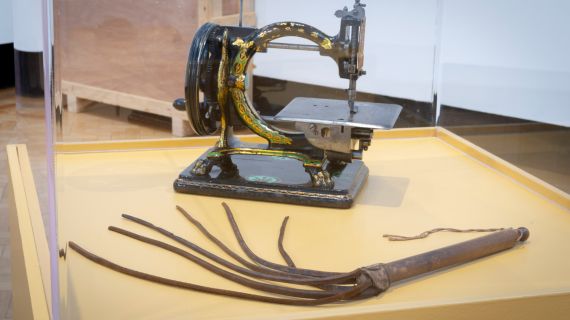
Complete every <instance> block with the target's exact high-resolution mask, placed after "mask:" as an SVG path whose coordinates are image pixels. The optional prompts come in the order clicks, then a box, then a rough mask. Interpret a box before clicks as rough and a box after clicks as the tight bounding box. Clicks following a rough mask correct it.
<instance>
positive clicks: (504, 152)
mask: <svg viewBox="0 0 570 320" xmlns="http://www.w3.org/2000/svg"><path fill="white" fill-rule="evenodd" d="M16 102H18V107H16ZM129 114H130V111H128V110H124V109H120V110H119V109H118V108H115V107H112V106H107V105H102V104H93V105H92V106H91V107H90V108H89V109H87V111H86V112H85V113H80V114H73V113H67V112H64V114H63V121H62V122H63V126H62V128H61V129H59V130H57V137H58V139H59V140H60V141H66V142H67V141H94V140H121V139H153V138H170V137H171V134H170V128H168V127H164V126H149V125H144V124H141V123H133V122H131V121H129V119H128V118H129ZM467 138H468V139H469V140H471V141H473V142H475V143H477V144H479V145H480V146H482V147H483V148H487V149H488V150H489V151H491V152H495V153H497V154H498V155H499V156H502V157H503V158H505V159H506V160H508V161H512V162H513V163H515V164H516V165H518V166H520V167H521V168H523V169H525V170H527V171H529V172H531V173H533V174H535V175H537V176H539V177H540V178H542V179H545V180H547V181H548V182H550V183H552V184H554V185H556V186H558V187H559V188H561V189H563V190H565V191H566V192H570V171H569V166H568V164H567V163H566V161H565V159H569V158H570V144H569V143H568V141H569V138H570V137H569V136H568V132H565V131H564V132H556V131H555V132H538V133H526V134H516V135H508V134H506V135H505V134H492V135H475V136H467ZM14 143H24V144H26V145H27V147H28V151H29V154H30V161H31V166H32V171H33V174H34V180H35V182H36V187H37V189H38V195H39V198H40V199H39V200H40V206H41V209H42V213H43V214H44V217H45V215H46V214H47V200H48V199H47V186H48V183H47V169H46V168H47V166H46V156H45V155H46V146H45V122H44V109H43V101H42V100H41V99H20V100H18V101H16V97H15V93H14V90H13V89H8V90H0V147H1V148H0V320H5V319H12V309H11V304H12V292H11V283H10V248H9V227H8V201H9V199H8V192H7V191H8V187H9V186H8V184H9V181H8V168H7V160H6V148H5V146H6V145H7V144H14ZM44 221H45V219H44Z"/></svg>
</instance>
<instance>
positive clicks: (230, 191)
mask: <svg viewBox="0 0 570 320" xmlns="http://www.w3.org/2000/svg"><path fill="white" fill-rule="evenodd" d="M206 154H207V153H205V154H203V155H202V156H201V157H200V158H199V159H198V160H196V161H195V162H194V163H192V164H191V165H190V166H189V167H188V168H186V169H185V170H184V171H183V172H182V173H181V174H180V176H179V177H178V179H176V181H174V190H176V191H177V192H181V193H191V194H199V195H207V196H217V197H226V198H239V199H249V200H259V201H270V202H281V203H290V204H299V205H309V206H318V207H329V208H344V209H346V208H350V207H351V206H352V204H353V202H354V199H355V197H356V196H357V194H358V192H359V191H360V189H361V188H362V185H363V184H364V182H365V181H366V178H367V177H368V168H367V167H366V165H364V163H363V162H362V161H360V160H356V161H354V162H353V163H349V164H347V165H346V166H344V167H343V168H339V169H337V170H332V172H331V175H332V176H333V177H334V178H333V179H334V182H335V184H334V187H333V188H332V189H329V190H325V189H321V188H316V187H313V186H312V183H311V179H310V177H309V175H308V174H307V173H306V172H305V169H304V168H303V166H302V163H301V162H300V161H297V160H294V159H289V158H284V157H272V156H260V155H232V156H231V160H232V162H233V163H234V164H235V165H236V166H237V168H238V171H239V172H238V173H237V174H234V175H232V176H224V175H223V174H221V173H222V172H221V169H220V168H219V167H217V166H214V167H213V168H212V170H211V171H210V173H209V174H206V175H196V174H193V173H192V172H191V170H192V168H194V165H195V163H196V162H197V161H200V160H201V159H202V160H203V159H206Z"/></svg>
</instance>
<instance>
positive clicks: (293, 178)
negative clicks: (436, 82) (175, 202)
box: [174, 1, 401, 208]
mask: <svg viewBox="0 0 570 320" xmlns="http://www.w3.org/2000/svg"><path fill="white" fill-rule="evenodd" d="M336 15H337V17H339V18H340V19H341V27H340V32H339V34H338V35H336V36H328V35H326V34H324V33H322V32H321V31H319V30H318V29H316V28H314V27H312V26H309V25H306V24H303V23H297V22H278V23H274V24H271V25H268V26H265V27H263V28H259V29H257V28H249V27H237V26H219V25H215V24H211V23H206V24H204V25H203V26H202V27H201V28H200V29H199V30H198V31H197V33H196V35H195V37H194V40H193V42H192V46H191V49H190V54H189V58H188V65H187V70H186V87H185V99H178V100H176V101H175V102H174V107H175V108H177V109H180V110H186V111H187V112H188V116H189V119H190V123H191V125H192V127H193V129H194V131H196V133H197V134H199V135H210V134H214V133H219V135H220V138H219V140H218V142H217V143H216V145H215V146H214V147H212V148H211V149H210V150H208V151H207V152H206V153H205V154H203V155H202V156H201V157H200V158H199V159H197V160H196V161H194V163H192V164H191V165H190V166H189V167H188V168H187V169H186V170H184V171H183V172H182V173H181V174H180V176H179V178H178V179H177V180H176V181H175V182H174V188H175V190H176V191H178V192H184V193H194V194H202V195H212V196H222V197H234V198H245V199H254V200H263V201H275V202H284V203H295V204H302V205H316V206H326V207H336V208H348V207H350V206H351V205H352V203H353V200H354V198H355V197H356V195H357V193H358V191H359V190H360V189H361V187H362V185H363V184H364V182H365V180H366V177H367V176H368V169H367V167H366V166H365V165H364V163H363V162H362V161H361V159H362V154H363V152H364V151H365V150H367V149H368V147H369V146H370V143H371V140H372V134H373V130H374V129H390V128H392V126H393V125H394V123H395V121H396V119H397V117H398V115H399V113H400V111H401V107H400V106H397V105H391V104H379V103H369V102H358V101H355V98H356V80H357V79H358V78H359V77H360V76H362V75H363V74H365V72H364V71H363V69H362V63H363V48H364V42H363V41H364V27H365V21H366V20H365V14H364V5H363V4H360V3H359V1H356V3H355V5H354V9H353V10H351V11H349V10H348V9H347V8H344V10H338V11H337V12H336ZM290 36H294V37H301V38H304V39H307V40H310V41H312V42H313V43H315V45H314V46H313V45H291V44H284V43H275V42H272V41H273V40H275V39H277V38H281V37H290ZM268 48H284V49H296V50H311V51H318V52H319V53H320V54H321V55H323V56H327V57H330V58H332V59H333V60H334V61H335V62H336V63H337V65H338V67H339V76H340V77H341V78H345V79H348V80H349V89H348V100H347V101H344V100H329V99H315V98H302V97H300V98H296V99H294V100H293V101H292V102H291V103H289V104H288V105H287V106H286V107H285V108H283V110H281V112H279V113H278V114H277V115H276V116H275V117H273V118H271V119H268V118H263V117H261V116H260V115H259V113H258V112H257V111H256V110H255V108H254V107H253V106H252V104H251V103H250V102H249V100H248V98H247V96H246V88H247V76H246V73H247V67H248V64H249V62H250V60H251V58H252V57H253V56H254V54H255V53H257V52H267V49H268ZM236 126H240V127H243V126H245V127H246V128H248V129H249V130H251V131H252V132H253V133H255V134H257V135H259V136H260V137H262V138H264V139H265V140H266V141H267V142H266V144H260V145H251V144H246V143H243V142H240V141H239V139H237V137H236V136H234V135H233V128H234V127H236ZM284 128H286V129H284Z"/></svg>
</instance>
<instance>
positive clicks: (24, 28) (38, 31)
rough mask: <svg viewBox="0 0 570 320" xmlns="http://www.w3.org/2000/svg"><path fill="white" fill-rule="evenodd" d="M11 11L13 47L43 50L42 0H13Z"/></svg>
mask: <svg viewBox="0 0 570 320" xmlns="http://www.w3.org/2000/svg"><path fill="white" fill-rule="evenodd" d="M0 1H2V0H0ZM12 12H13V28H14V29H13V31H14V48H15V49H17V50H19V51H26V52H41V51H43V33H42V0H14V1H13V2H12Z"/></svg>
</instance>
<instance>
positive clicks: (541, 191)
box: [56, 128, 570, 319]
mask: <svg viewBox="0 0 570 320" xmlns="http://www.w3.org/2000/svg"><path fill="white" fill-rule="evenodd" d="M213 141H214V139H211V138H191V139H181V140H167V141H139V142H132V143H125V142H122V143H100V144H97V143H95V144H66V145H59V146H57V151H58V153H57V158H56V165H57V168H56V169H57V170H56V172H57V181H56V185H57V205H58V214H59V215H58V222H59V230H58V235H59V243H60V246H61V247H62V248H64V247H65V246H66V242H67V241H74V242H76V243H78V244H80V245H82V246H83V247H84V248H86V249H88V250H90V251H92V252H93V253H95V254H98V255H101V256H104V257H106V258H108V259H109V260H111V261H114V262H116V263H118V264H121V265H124V266H127V267H130V268H133V269H136V270H139V271H143V272H147V273H152V274H155V275H160V276H163V277H167V278H172V279H177V280H182V281H187V282H193V283H197V284H202V285H206V286H212V287H218V288H227V289H233V290H241V291H245V292H251V293H255V290H251V289H247V288H243V287H241V286H239V285H236V284H233V283H231V282H229V281H226V280H224V279H222V278H220V277H218V276H216V275H214V274H212V273H210V272H208V271H206V270H204V269H202V268H200V267H198V266H196V265H194V264H192V263H190V262H188V261H187V260H185V259H183V258H181V257H179V256H176V255H174V254H170V253H168V252H163V251H161V250H160V249H157V248H154V247H150V246H148V245H146V244H143V243H140V242H137V241H135V240H132V239H130V238H125V237H124V236H121V235H118V234H116V233H113V232H110V231H108V230H107V227H108V226H109V225H115V226H118V227H122V228H125V229H128V230H132V231H135V232H138V233H141V234H144V235H146V236H149V237H153V238H156V239H159V240H162V241H166V242H168V243H171V244H173V245H177V244H176V243H174V242H171V241H169V240H168V239H166V238H165V237H163V236H161V235H158V234H156V233H154V232H152V231H149V230H147V229H144V228H142V227H140V226H138V225H134V224H133V223H131V222H128V221H126V220H124V219H122V218H121V216H120V215H121V214H122V213H129V214H132V215H135V216H138V217H141V218H144V219H146V220H149V221H151V222H153V223H155V224H157V225H159V226H162V227H164V228H166V229H168V230H170V231H172V232H174V233H176V234H178V235H181V236H183V237H186V238H187V239H189V240H190V241H193V242H195V243H196V244H198V245H200V246H203V247H204V248H205V249H208V250H212V251H213V252H214V253H216V254H218V255H220V256H222V257H226V258H227V256H226V255H225V254H224V253H223V252H222V251H221V250H219V249H218V248H217V247H215V246H214V245H212V244H211V243H210V242H209V241H207V240H206V239H205V238H204V237H203V236H202V235H201V234H200V233H199V232H198V231H197V230H196V229H195V228H194V227H193V226H192V225H190V224H189V223H188V222H187V221H186V220H185V218H184V217H183V216H182V215H181V214H180V213H178V212H177V211H176V209H175V206H176V205H180V206H182V207H184V208H186V209H187V210H188V211H190V212H191V213H192V214H193V215H194V216H195V217H196V218H197V219H198V220H200V221H201V222H202V223H203V224H204V225H205V226H206V227H207V228H208V229H210V231H211V232H212V233H214V234H215V235H216V236H217V237H219V238H220V239H221V240H222V241H224V242H225V243H226V244H227V245H228V246H229V247H230V248H232V249H234V250H236V251H238V252H241V251H240V250H239V246H238V244H237V242H236V241H235V239H234V238H233V235H232V233H231V229H230V226H229V224H228V222H227V220H226V217H225V214H224V211H223V209H222V207H221V205H220V203H221V201H222V200H223V199H220V198H212V197H204V196H196V195H187V194H177V193H175V192H174V191H173V189H172V182H173V180H174V179H175V178H176V176H177V175H178V173H179V172H180V171H181V170H182V169H184V168H185V167H186V166H187V165H188V164H189V163H190V162H192V161H193V160H194V159H196V158H197V157H198V156H199V155H200V154H201V153H202V152H203V151H204V150H205V148H206V146H210V145H212V144H213ZM365 163H366V164H367V165H368V167H369V168H370V177H369V178H368V181H367V183H366V185H365V186H364V189H363V191H362V192H361V194H360V195H359V196H358V198H357V199H356V201H355V205H354V207H353V208H351V209H348V210H343V209H326V208H314V207H302V206H295V205H286V204H276V203H264V202H253V201H246V200H235V199H225V200H224V201H225V202H226V203H228V204H229V205H230V207H231V208H232V209H233V211H234V213H235V215H236V220H237V222H238V224H239V225H240V227H241V229H242V233H243V235H244V237H245V239H246V241H248V243H249V244H250V246H251V248H252V249H253V250H254V251H255V252H256V253H258V254H259V255H261V256H262V257H265V258H267V259H269V260H271V261H274V262H280V263H281V262H282V259H281V258H280V256H279V253H278V250H277V235H278V232H279V227H280V224H281V220H282V219H283V217H285V216H290V220H289V224H288V230H287V234H286V238H285V242H284V245H285V247H286V248H287V250H288V251H289V254H290V255H291V256H292V258H293V260H294V261H295V263H296V264H297V266H299V267H305V268H314V269H319V270H330V271H349V270H352V269H354V268H357V267H360V266H365V265H370V264H373V263H377V262H389V261H392V260H396V259H400V258H403V257H406V256H410V255H414V254H417V253H421V252H424V251H428V250H432V249H435V248H439V247H442V246H445V245H449V244H453V243H457V242H460V241H463V240H467V239H471V238H474V237H477V236H480V234H456V233H440V234H435V235H432V236H431V237H429V238H427V239H422V240H415V241H408V242H389V241H387V240H386V239H385V238H383V237H382V234H384V233H390V234H402V235H414V234H418V233H420V232H422V231H425V230H429V229H432V228H436V227H455V228H490V227H511V226H512V227H518V226H525V227H527V228H529V229H530V232H531V236H530V239H529V240H528V241H527V242H526V243H525V244H523V245H522V246H518V247H516V248H515V249H513V250H510V251H507V252H503V253H500V254H497V255H494V256H491V257H488V258H485V259H482V260H478V261H475V262H472V263H469V264H466V265H463V266H459V267H455V268H450V269H447V270H445V271H443V272H438V273H433V274H430V275H428V276H424V277H421V278H417V279H413V280H411V281H407V282H405V283H401V284H397V285H395V286H393V287H392V288H390V289H389V290H388V291H387V292H386V293H384V294H382V295H380V296H378V297H375V298H372V299H368V300H364V301H358V302H352V303H346V304H340V305H325V306H319V307H291V306H281V305H272V304H267V303H259V302H250V301H243V300H237V299H232V298H225V297H219V296H214V295H208V294H204V293H198V292H192V291H187V290H182V289H176V288H172V287H166V286H162V285H158V284H154V283H149V282H145V281H143V280H139V279H135V278H131V277H128V276H125V275H123V274H119V273H116V272H114V271H111V270H109V269H106V268H104V267H101V266H99V265H96V264H94V263H92V262H91V261H88V260H87V259H85V258H83V257H81V256H80V255H78V254H77V253H75V252H73V251H71V250H69V251H68V252H67V257H66V259H65V260H64V259H60V286H61V290H62V293H61V310H62V313H63V314H62V318H63V319H221V318H225V319H266V318H276V319H285V318H286V319H300V318H310V319H325V318H326V319H339V318H351V319H353V318H360V319H418V318H421V319H440V318H450V319H494V318H497V319H499V318H500V319H536V318H539V317H540V318H543V319H566V318H567V317H568V314H570V271H569V270H570V258H569V257H568V254H567V253H568V252H569V251H570V196H568V194H565V193H563V192H561V191H560V190H557V189H555V188H553V187H551V186H549V185H548V184H546V183H544V182H542V181H540V180H538V179H536V178H534V177H532V176H530V175H528V174H526V173H524V172H522V171H520V170H518V169H517V168H515V167H513V166H511V165H509V164H507V163H505V162H504V161H502V160H500V159H498V158H496V157H494V156H492V155H490V154H488V153H486V152H485V151H483V150H480V149H478V148H477V147H475V146H473V145H471V144H469V143H468V142H466V141H464V140H462V139H461V138H458V137H456V136H454V135H453V134H451V133H449V132H447V131H446V130H444V129H440V128H437V129H436V128H428V129H413V130H393V131H389V132H386V133H382V134H381V135H379V136H378V137H377V138H375V139H374V141H373V145H372V148H371V150H370V151H368V152H367V153H366V154H365ZM276 169H277V168H276Z"/></svg>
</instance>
